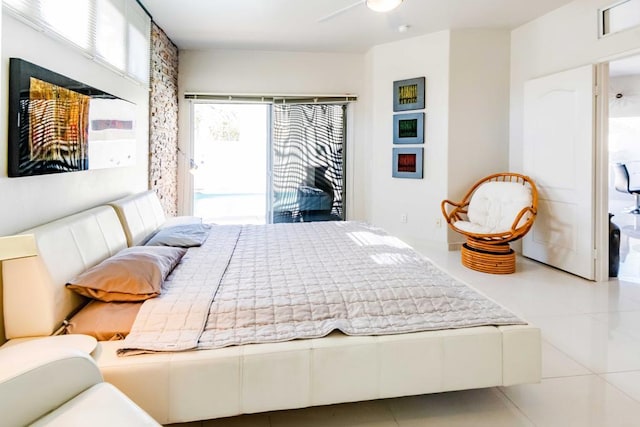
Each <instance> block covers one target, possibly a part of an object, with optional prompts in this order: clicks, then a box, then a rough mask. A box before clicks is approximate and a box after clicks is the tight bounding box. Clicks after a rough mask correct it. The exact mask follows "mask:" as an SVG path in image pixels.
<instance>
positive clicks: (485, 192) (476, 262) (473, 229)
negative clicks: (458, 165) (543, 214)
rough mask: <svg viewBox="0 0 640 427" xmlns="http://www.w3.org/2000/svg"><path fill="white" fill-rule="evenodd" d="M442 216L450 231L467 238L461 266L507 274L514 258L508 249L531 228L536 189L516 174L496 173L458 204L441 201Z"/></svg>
mask: <svg viewBox="0 0 640 427" xmlns="http://www.w3.org/2000/svg"><path fill="white" fill-rule="evenodd" d="M441 208H442V214H443V215H444V217H445V219H446V220H447V224H449V227H451V229H452V230H454V231H457V232H458V233H460V234H462V235H464V236H466V238H467V242H466V243H465V244H463V245H462V251H461V257H462V264H463V265H464V266H465V267H468V268H470V269H472V270H477V271H481V272H484V273H494V274H509V273H513V272H514V271H515V270H516V255H515V253H514V251H513V250H512V249H511V248H510V247H509V242H513V241H514V240H517V239H519V238H521V237H523V236H524V235H525V234H526V233H527V232H528V231H529V230H530V229H531V226H532V225H533V221H534V220H535V217H536V214H537V209H538V190H537V189H536V186H535V184H534V183H533V181H532V180H531V179H530V178H529V177H527V176H524V175H520V174H517V173H497V174H494V175H490V176H488V177H486V178H483V179H481V180H480V181H478V182H477V183H476V184H475V185H474V186H473V187H471V189H470V190H469V191H468V192H467V194H465V196H464V198H463V199H462V201H461V202H458V203H455V202H452V201H450V200H443V201H442V204H441Z"/></svg>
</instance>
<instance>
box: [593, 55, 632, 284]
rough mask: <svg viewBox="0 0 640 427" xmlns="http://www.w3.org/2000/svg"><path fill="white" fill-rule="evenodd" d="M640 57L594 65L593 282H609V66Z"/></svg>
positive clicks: (614, 58)
mask: <svg viewBox="0 0 640 427" xmlns="http://www.w3.org/2000/svg"><path fill="white" fill-rule="evenodd" d="M637 55H640V49H633V50H630V51H626V52H623V53H619V54H616V55H611V56H607V57H604V58H601V59H600V60H599V61H598V62H596V73H597V74H596V76H597V77H596V78H597V86H596V101H595V102H596V108H595V111H596V112H595V114H596V117H595V120H594V123H595V124H596V129H595V132H596V133H595V135H596V143H595V147H596V148H595V149H596V152H595V153H594V154H595V165H594V166H595V169H594V170H595V177H594V187H595V192H596V194H595V203H596V212H595V219H596V229H595V230H594V231H595V247H596V248H595V251H596V266H595V267H596V269H595V280H596V281H598V282H606V281H608V280H609V208H608V207H609V63H610V62H612V61H617V60H619V59H624V58H628V57H631V56H637Z"/></svg>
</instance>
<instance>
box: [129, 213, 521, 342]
mask: <svg viewBox="0 0 640 427" xmlns="http://www.w3.org/2000/svg"><path fill="white" fill-rule="evenodd" d="M524 323H525V322H523V321H522V320H520V319H519V318H517V317H516V316H515V315H513V314H512V313H510V312H509V311H507V310H506V309H504V308H503V307H501V306H499V305H498V304H496V303H495V302H493V301H491V300H489V299H487V298H486V297H485V296H483V295H481V294H479V293H478V292H477V291H475V290H473V289H472V288H470V287H469V286H467V285H465V284H464V283H462V282H460V281H458V280H456V279H454V278H453V277H451V276H449V275H448V274H447V273H445V272H443V271H442V270H440V269H439V268H438V267H436V266H435V265H433V264H432V263H431V262H429V261H428V260H425V259H424V258H423V257H422V256H421V255H419V254H418V253H417V252H415V251H414V250H413V249H411V248H410V247H409V246H407V245H406V244H404V243H403V242H402V241H400V240H398V239H397V238H394V237H392V236H389V235H388V234H386V233H385V232H384V231H382V230H380V229H378V228H375V227H371V226H368V225H365V224H361V223H354V222H320V223H300V224H272V225H267V226H251V225H248V226H242V227H241V228H240V227H239V226H217V227H214V228H213V229H212V232H211V234H210V236H209V238H208V239H207V242H206V243H205V244H204V245H203V246H202V247H200V248H191V249H189V252H188V253H187V255H185V258H184V259H183V261H182V262H181V264H180V265H179V266H178V267H177V268H176V270H174V272H173V273H172V274H171V275H170V276H169V278H168V280H167V281H166V283H165V289H164V290H163V293H162V295H161V296H160V297H158V298H154V299H152V300H149V301H147V302H145V304H144V305H143V307H142V309H141V311H140V314H139V315H138V318H137V319H136V322H135V324H134V326H133V328H132V331H131V333H130V334H129V336H128V337H127V338H126V339H125V340H124V342H123V347H122V350H121V354H128V353H136V352H139V351H140V350H142V351H175V350H187V349H193V348H219V347H225V346H230V345H240V344H249V343H264V342H280V341H287V340H292V339H297V338H316V337H322V336H325V335H327V334H329V333H330V332H331V331H333V330H336V329H338V330H340V331H342V332H343V333H345V334H348V335H384V334H399V333H407V332H417V331H426V330H436V329H451V328H465V327H472V326H481V325H510V324H524Z"/></svg>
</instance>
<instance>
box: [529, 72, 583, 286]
mask: <svg viewBox="0 0 640 427" xmlns="http://www.w3.org/2000/svg"><path fill="white" fill-rule="evenodd" d="M594 93H595V68H594V67H593V66H592V65H589V66H585V67H580V68H576V69H573V70H569V71H564V72H561V73H557V74H553V75H550V76H546V77H542V78H539V79H534V80H529V81H528V82H526V83H525V86H524V147H523V156H524V159H523V167H524V173H525V174H526V175H528V176H530V177H531V178H532V179H533V180H534V182H535V183H536V185H537V187H538V192H539V200H538V217H537V218H536V221H535V223H534V226H533V228H532V230H531V232H529V234H528V235H527V236H525V239H524V241H523V254H524V255H525V256H527V257H529V258H533V259H535V260H538V261H541V262H543V263H545V264H549V265H552V266H554V267H557V268H559V269H562V270H565V271H568V272H570V273H573V274H576V275H578V276H582V277H584V278H586V279H590V280H594V278H595V250H594V247H595V244H594V235H595V231H594V224H595V219H594V217H595V206H594V200H595V184H594V182H595V180H594V151H595V149H594V147H595V138H594V134H595V132H594V115H595V114H594V111H595V102H594Z"/></svg>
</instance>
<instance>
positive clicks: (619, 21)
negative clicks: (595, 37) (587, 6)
mask: <svg viewBox="0 0 640 427" xmlns="http://www.w3.org/2000/svg"><path fill="white" fill-rule="evenodd" d="M637 26H640V0H624V1H621V2H619V3H616V4H614V5H612V6H609V7H607V8H604V9H601V10H600V36H601V37H602V36H606V35H608V34H613V33H617V32H619V31H623V30H627V29H629V28H633V27H637Z"/></svg>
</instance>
